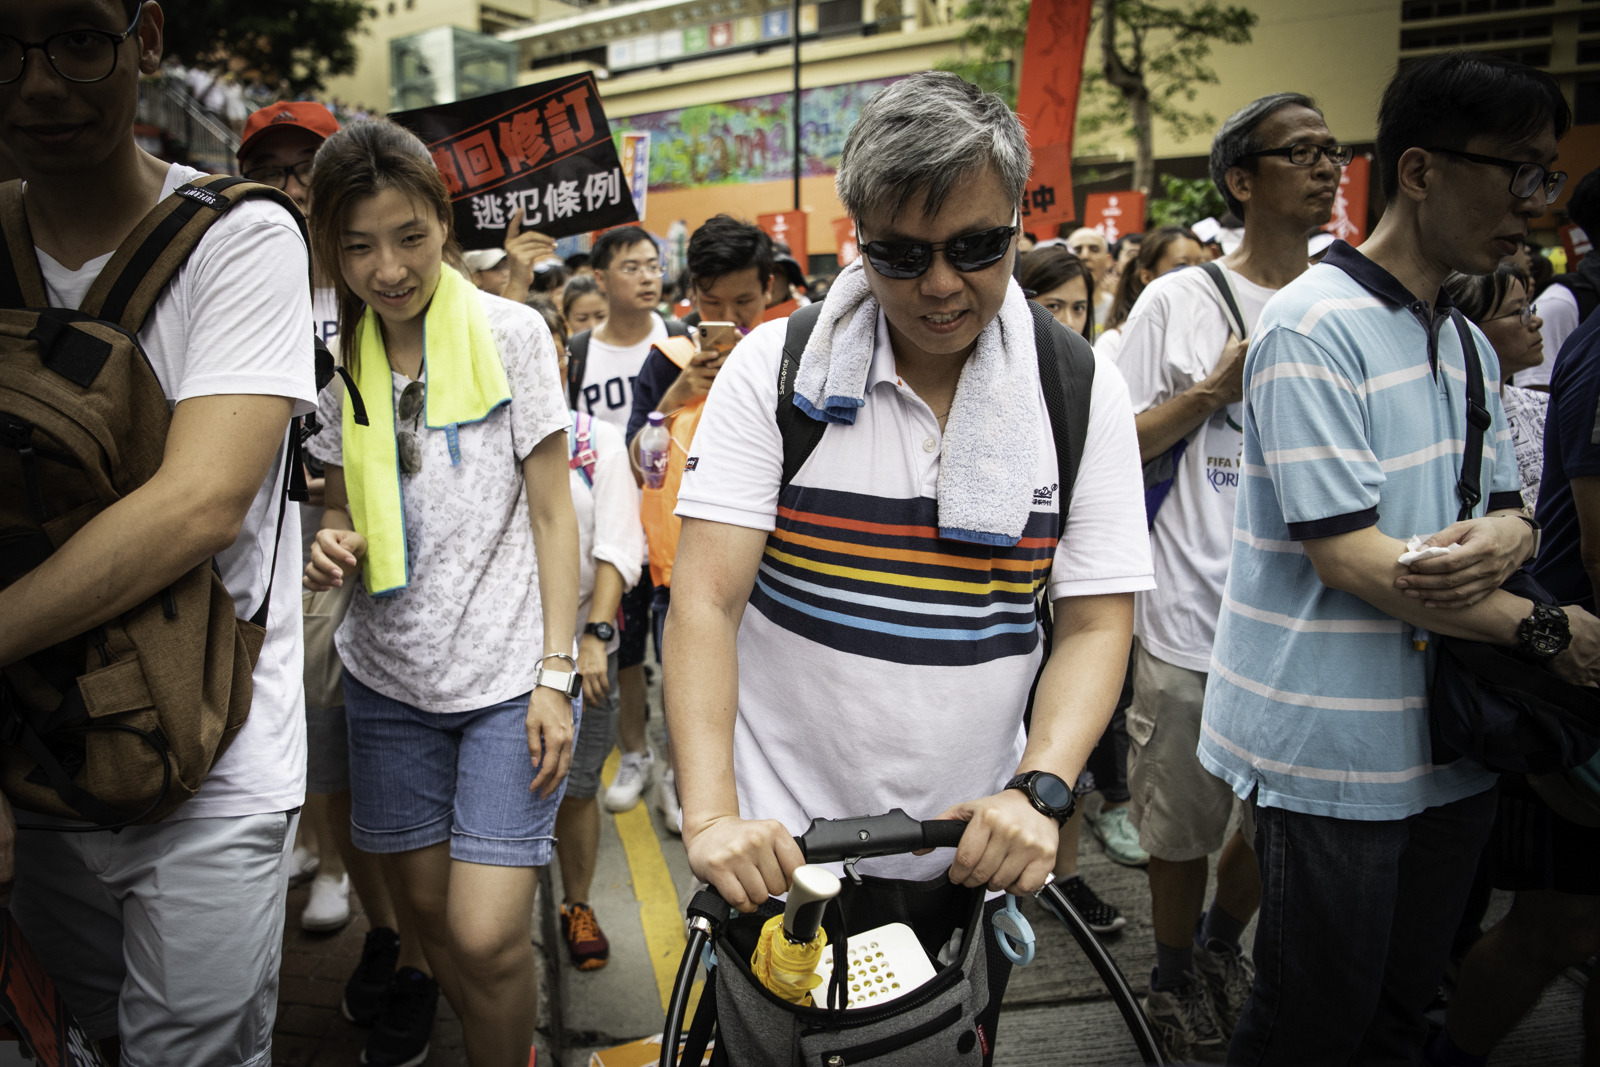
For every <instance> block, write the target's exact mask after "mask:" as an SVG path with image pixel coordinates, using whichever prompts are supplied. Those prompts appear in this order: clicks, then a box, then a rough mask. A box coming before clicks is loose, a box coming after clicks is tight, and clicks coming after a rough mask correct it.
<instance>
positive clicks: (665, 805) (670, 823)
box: [656, 767, 683, 837]
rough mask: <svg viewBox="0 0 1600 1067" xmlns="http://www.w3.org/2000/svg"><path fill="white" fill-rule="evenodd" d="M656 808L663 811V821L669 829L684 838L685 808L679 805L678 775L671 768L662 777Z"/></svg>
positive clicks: (657, 792)
mask: <svg viewBox="0 0 1600 1067" xmlns="http://www.w3.org/2000/svg"><path fill="white" fill-rule="evenodd" d="M656 807H658V808H660V809H661V821H662V822H664V823H666V824H667V829H668V830H669V831H670V832H672V833H675V834H677V835H678V836H679V837H682V836H683V807H682V806H681V805H680V804H679V803H678V775H677V774H676V773H675V772H674V771H673V769H672V768H671V767H668V768H667V771H666V773H665V774H663V775H662V776H661V784H660V787H659V788H658V789H657V790H656Z"/></svg>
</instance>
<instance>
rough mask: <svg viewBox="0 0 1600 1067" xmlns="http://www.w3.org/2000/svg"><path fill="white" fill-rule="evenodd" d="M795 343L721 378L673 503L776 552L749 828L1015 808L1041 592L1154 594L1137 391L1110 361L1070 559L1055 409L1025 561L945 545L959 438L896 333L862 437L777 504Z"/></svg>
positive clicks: (744, 786) (823, 456) (882, 360)
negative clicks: (1008, 795) (785, 378)
mask: <svg viewBox="0 0 1600 1067" xmlns="http://www.w3.org/2000/svg"><path fill="white" fill-rule="evenodd" d="M786 330H787V323H786V322H782V321H779V322H771V323H766V324H763V325H761V326H758V327H757V328H756V329H755V330H754V331H752V332H751V334H750V335H749V336H748V337H747V338H745V340H744V341H742V342H740V344H739V346H738V347H737V348H735V349H734V350H733V353H732V354H731V355H730V356H729V358H728V361H727V362H726V363H725V364H724V365H723V367H722V369H721V371H720V372H718V374H717V383H716V386H715V387H714V388H713V389H712V390H711V393H710V396H709V397H708V398H707V400H706V409H705V414H704V415H702V416H701V419H700V423H699V425H698V428H697V429H696V432H695V439H694V445H693V447H692V449H691V451H692V452H693V455H692V456H691V457H690V459H689V461H688V467H689V468H690V469H689V470H688V471H686V473H685V474H684V480H683V485H682V487H681V489H680V490H679V493H678V508H677V514H678V515H680V516H682V517H685V518H694V519H706V520H710V521H713V522H721V523H728V524H731V525H735V526H744V527H748V528H751V529H756V530H763V531H768V532H769V536H768V538H767V544H766V548H765V551H764V554H763V557H762V562H761V568H760V571H759V574H758V576H757V579H756V585H755V588H754V590H753V591H752V593H751V597H750V604H749V606H748V607H747V608H746V610H745V612H744V617H743V621H742V622H741V624H740V627H739V636H738V650H739V711H738V716H737V720H736V724H735V727H734V773H735V776H736V779H737V785H738V791H739V804H740V810H741V813H742V814H743V815H744V816H745V817H746V818H757V819H777V820H779V821H781V822H782V823H783V824H784V825H785V826H787V827H788V828H789V829H791V830H792V831H794V832H795V833H800V832H802V831H803V830H804V829H805V828H806V826H807V825H808V824H809V822H810V820H811V819H812V818H814V817H825V818H839V817H843V816H848V815H863V814H882V813H883V812H886V811H889V810H890V809H892V808H904V809H905V810H906V811H907V812H908V813H909V814H910V815H911V816H912V817H913V818H918V819H931V818H934V817H935V816H937V815H938V814H939V813H940V812H942V811H944V810H945V809H946V808H947V807H949V806H950V805H952V804H955V803H959V802H961V801H965V800H972V799H975V798H977V797H983V796H989V795H991V794H993V793H995V792H998V791H999V790H1000V789H1001V788H1003V787H1004V785H1005V783H1006V781H1007V780H1008V779H1009V778H1010V777H1011V776H1012V775H1013V774H1014V773H1015V771H1016V767H1017V762H1018V760H1019V759H1020V758H1021V756H1022V751H1023V747H1024V735H1023V727H1022V715H1023V710H1024V708H1025V707H1026V705H1027V701H1028V690H1029V687H1030V686H1031V684H1032V682H1033V679H1034V676H1035V674H1036V673H1037V670H1038V666H1039V661H1040V656H1041V649H1040V630H1039V626H1038V623H1037V620H1036V617H1035V612H1034V596H1035V593H1036V591H1037V590H1038V589H1039V588H1040V585H1041V584H1042V583H1043V582H1044V581H1045V580H1046V573H1047V572H1048V574H1049V579H1048V580H1049V596H1050V597H1051V598H1052V599H1057V598H1060V597H1070V596H1088V595H1094V594H1108V593H1131V592H1135V591H1138V590H1142V589H1148V588H1150V586H1151V584H1152V577H1151V567H1150V549H1149V539H1148V538H1147V537H1146V536H1145V530H1144V501H1143V494H1142V489H1141V486H1142V481H1141V479H1140V474H1139V443H1138V438H1137V435H1136V434H1135V433H1134V428H1133V411H1132V408H1131V407H1130V406H1129V404H1128V391H1127V386H1126V385H1125V384H1124V383H1123V381H1122V378H1121V376H1120V375H1118V374H1117V372H1116V368H1115V367H1113V366H1112V365H1111V364H1110V363H1108V362H1106V361H1104V360H1100V361H1097V364H1096V370H1095V378H1094V389H1093V392H1092V394H1091V404H1090V418H1089V428H1088V437H1087V440H1086V442H1085V445H1084V452H1083V459H1082V466H1081V467H1080V468H1079V471H1078V477H1077V483H1076V485H1075V486H1074V488H1073V492H1072V499H1071V506H1070V511H1069V513H1068V518H1067V523H1066V529H1065V531H1064V532H1063V533H1062V535H1061V537H1060V540H1059V542H1058V540H1057V533H1058V523H1059V518H1058V514H1057V500H1056V497H1057V491H1056V490H1057V487H1058V478H1057V469H1056V455H1055V448H1054V444H1053V439H1052V437H1051V436H1050V422H1049V415H1048V413H1047V411H1046V409H1045V405H1044V395H1043V393H1042V392H1039V393H1038V405H1039V408H1038V411H1039V415H1038V424H1037V425H1038V427H1039V432H1040V433H1041V434H1042V435H1043V436H1042V438H1041V440H1040V441H1039V445H1038V449H1037V457H1036V459H1035V469H1034V473H1033V483H1032V484H1033V485H1035V486H1036V487H1037V488H1036V489H1035V490H1034V494H1033V508H1032V512H1031V514H1030V516H1029V518H1028V521H1027V524H1026V526H1025V528H1024V531H1023V535H1022V539H1021V541H1020V542H1019V543H1018V544H1017V545H1016V546H1015V547H1012V548H998V547H990V546H985V545H977V544H970V543H966V542H957V541H949V540H942V539H940V538H939V536H938V534H937V529H938V509H939V502H938V488H937V487H938V478H939V457H940V450H941V447H942V441H943V434H942V432H941V431H940V429H939V422H938V420H937V419H936V418H935V417H934V414H933V412H932V411H931V410H929V408H928V406H927V404H925V403H924V402H923V401H922V400H921V399H920V398H919V397H918V396H917V395H916V394H915V393H914V392H913V391H912V390H911V389H910V387H908V386H907V385H906V384H905V383H904V382H903V381H902V380H901V379H900V378H899V377H898V376H897V375H896V373H895V358H894V354H893V350H892V349H891V347H890V342H889V336H888V328H887V324H886V321H885V319H884V318H883V317H882V315H881V314H880V316H879V320H878V335H877V343H876V348H875V351H874V354H873V359H872V364H871V370H870V372H869V374H868V378H867V386H866V394H865V406H863V407H861V408H860V409H858V411H857V414H856V419H855V423H854V424H853V425H850V426H843V425H830V426H829V427H828V428H827V430H826V432H824V433H823V435H822V438H821V440H820V441H819V443H818V444H817V447H816V450H815V451H814V452H812V454H811V455H810V457H809V458H808V459H807V460H806V462H805V464H804V465H803V466H802V467H801V468H800V470H799V471H798V472H797V474H796V475H795V478H794V480H793V482H792V483H791V484H790V485H788V486H786V487H784V488H782V490H781V492H780V488H779V482H780V480H781V472H782V467H783V444H782V438H781V436H780V434H779V432H778V427H777V423H776V420H775V411H776V409H777V402H778V385H777V372H778V364H779V361H780V359H781V356H782V351H783V341H784V335H785V332H786ZM1029 343H1031V337H1030V338H1029ZM1030 362H1031V361H1030ZM1035 381H1037V379H1035ZM1033 388H1034V389H1035V391H1038V389H1039V387H1038V385H1037V384H1035V385H1034V386H1033ZM949 863H950V853H949V852H948V851H945V852H943V853H935V854H932V855H929V856H923V857H914V856H904V857H893V858H890V859H886V860H881V861H877V862H876V863H873V864H869V866H867V867H863V870H867V869H872V870H874V871H875V872H876V873H884V874H889V875H891V876H894V877H931V876H933V875H934V874H937V873H938V872H939V871H941V870H943V869H944V868H945V867H947V866H949Z"/></svg>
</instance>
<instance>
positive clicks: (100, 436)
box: [0, 176, 304, 829]
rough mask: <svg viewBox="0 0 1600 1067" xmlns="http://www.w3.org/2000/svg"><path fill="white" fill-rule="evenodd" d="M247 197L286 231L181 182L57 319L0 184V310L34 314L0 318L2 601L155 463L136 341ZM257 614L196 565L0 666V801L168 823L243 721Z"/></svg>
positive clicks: (98, 820) (244, 188)
mask: <svg viewBox="0 0 1600 1067" xmlns="http://www.w3.org/2000/svg"><path fill="white" fill-rule="evenodd" d="M247 197H267V198H270V199H273V200H276V201H278V202H280V203H281V204H283V205H284V206H285V207H287V208H288V209H289V211H290V214H291V215H292V216H293V217H294V218H295V219H296V220H299V219H300V214H299V212H298V211H297V210H295V207H294V205H293V203H292V202H291V201H290V200H289V199H288V197H286V196H284V194H283V193H281V192H279V191H278V190H276V189H271V188H268V187H267V186H264V185H258V184H255V183H252V182H245V181H244V180H243V179H240V178H232V177H227V176H210V177H202V178H196V179H195V181H194V182H193V183H191V184H189V185H185V186H183V187H181V188H179V189H178V190H176V191H175V192H174V193H173V194H172V195H171V196H169V197H167V198H166V199H165V200H163V201H162V202H161V203H160V204H158V205H156V208H155V210H153V211H152V212H151V213H150V214H149V215H148V216H147V217H146V218H145V219H144V221H142V222H141V223H140V224H139V226H138V227H137V228H136V229H135V230H134V231H133V233H132V234H130V235H129V236H128V239H127V240H126V241H124V242H123V243H122V245H121V247H119V248H118V249H117V251H116V253H115V254H114V255H113V256H112V257H111V260H110V261H109V262H108V263H107V264H106V267H105V269H104V270H102V271H101V272H100V276H99V278H98V279H97V280H96V282H95V284H94V287H93V288H92V289H90V291H89V293H88V295H87V296H86V297H84V300H83V306H82V308H81V309H79V310H77V311H71V310H66V309H62V308H50V307H47V304H48V298H47V297H46V295H45V288H44V283H43V280H42V278H41V277H40V274H39V267H38V261H37V260H36V258H35V255H34V247H33V238H32V236H31V234H30V233H29V230H28V220H27V215H26V213H25V211H24V209H23V201H22V186H21V183H20V182H16V181H13V182H10V183H7V184H5V185H3V186H0V224H3V231H4V236H5V243H6V246H7V250H8V251H9V255H7V254H5V251H0V309H21V308H29V309H33V310H0V588H4V587H6V586H8V585H10V584H11V583H13V582H15V581H16V580H17V579H19V578H21V577H22V576H23V575H25V574H27V573H28V572H29V571H31V570H32V569H33V568H35V567H37V566H38V565H39V564H40V563H42V562H44V560H45V559H47V558H48V557H49V556H50V555H51V553H53V552H54V551H55V550H56V549H58V548H60V547H61V546H62V545H63V544H64V543H66V541H67V539H68V538H70V537H72V535H73V534H75V533H76V532H78V530H80V529H82V528H83V527H84V525H86V524H87V523H88V522H89V521H90V520H91V519H93V518H94V517H95V516H96V515H98V514H100V512H102V511H104V510H105V509H106V508H108V507H110V506H111V505H112V504H114V503H116V502H117V501H118V500H121V499H122V498H123V497H125V496H127V495H128V494H129V493H131V492H133V491H134V490H135V489H138V488H139V487H140V486H141V485H143V484H144V483H145V482H146V481H148V480H149V479H150V477H151V476H152V475H154V474H155V472H156V470H157V468H159V467H160V466H161V460H162V455H163V452H164V450H165V447H166V440H167V429H168V425H169V424H170V422H171V419H172V416H171V409H170V408H169V406H168V404H167V400H166V397H165V395H164V393H163V391H162V387H161V382H160V381H159V380H158V379H157V378H156V374H155V371H154V370H153V369H152V368H151V365H150V362H149V360H148V359H147V358H146V357H145V354H144V352H143V350H142V349H141V348H140V347H139V343H138V340H137V337H136V335H137V333H138V331H139V329H140V327H141V326H142V325H143V323H144V319H145V316H146V315H147V314H148V313H149V311H150V309H151V307H153V306H154V305H155V302H156V299H157V298H158V297H159V296H160V295H161V293H162V291H163V290H164V289H165V287H166V285H167V282H168V281H169V280H170V279H171V278H172V276H173V275H174V274H175V273H177V271H178V268H179V267H180V266H182V264H183V263H184V261H185V260H186V259H187V258H188V256H189V253H190V252H192V251H193V250H194V247H195V245H196V244H198V243H199V241H200V238H201V236H202V235H203V234H204V233H205V232H206V230H207V229H209V228H210V226H211V224H212V223H213V222H215V221H216V220H217V219H218V218H220V217H221V215H222V213H223V212H225V211H227V210H228V209H229V208H230V207H232V206H233V205H234V204H237V203H238V202H239V201H241V200H243V199H245V198H247ZM301 228H302V233H303V232H304V223H303V222H302V223H301ZM298 430H299V428H298V427H293V428H292V429H291V433H290V439H289V440H290V448H289V456H288V460H289V461H288V462H286V463H285V467H286V477H285V486H284V490H285V492H284V493H283V494H280V496H279V500H278V505H279V506H278V520H277V522H278V526H277V529H278V534H279V536H280V537H281V535H282V532H283V512H284V510H285V508H286V507H287V503H286V499H285V497H286V494H287V493H288V491H289V489H290V485H289V482H290V480H291V478H292V475H293V474H294V473H295V472H296V470H297V468H298V463H297V462H295V460H296V458H297V455H298V447H297V446H298V444H299V437H298V436H297V434H298ZM276 567H277V549H276V542H274V550H273V568H274V570H275V569H276ZM270 600H271V579H270V577H269V579H268V595H267V596H266V597H265V598H264V599H263V601H262V604H261V608H260V610H259V611H257V612H256V613H255V616H254V617H253V618H251V619H248V620H245V619H239V618H236V617H235V616H234V603H233V597H232V595H231V594H230V593H229V592H228V590H227V589H226V588H225V587H224V586H223V584H222V579H221V577H220V576H219V573H218V571H217V568H216V566H215V564H214V562H212V561H207V562H205V563H202V564H200V565H198V566H196V567H195V568H194V569H193V570H192V571H190V572H189V573H187V574H185V575H184V576H183V577H181V578H179V579H178V580H177V581H176V582H175V583H173V584H172V585H171V586H170V587H168V588H167V589H165V590H162V591H161V592H160V593H158V594H156V595H155V596H152V597H151V598H150V599H149V600H147V601H145V602H144V603H142V604H140V605H139V606H137V607H135V608H133V609H132V610H131V611H128V612H127V613H125V614H123V615H122V616H120V617H118V618H114V619H111V620H109V621H107V622H105V623H103V624H101V625H100V626H97V627H95V628H94V629H92V630H90V631H88V632H87V633H84V634H81V635H79V636H77V637H75V638H73V639H71V640H70V641H66V642H63V643H61V644H59V645H56V646H54V647H52V648H47V649H44V650H42V651H40V652H37V653H35V654H33V655H31V656H28V657H27V658H26V659H24V660H21V661H19V662H16V663H11V664H5V665H3V667H0V790H3V791H4V793H5V795H6V796H7V797H8V798H9V799H10V801H11V803H12V804H13V805H15V806H16V807H18V808H21V809H23V810H26V811H32V812H40V813H43V814H46V815H53V816H57V817H60V818H64V819H71V820H87V821H88V822H90V823H93V824H94V825H93V826H92V827H90V829H111V828H120V827H122V826H127V825H132V824H135V823H152V822H156V821H158V820H160V819H162V818H164V817H165V816H167V815H169V814H170V813H171V812H172V811H173V810H174V809H175V808H177V807H178V805H180V804H182V803H183V802H184V801H185V800H187V799H189V798H190V797H192V796H194V795H195V793H196V792H197V791H198V790H199V789H200V785H201V783H202V782H203V781H204V780H205V778H206V775H207V774H208V773H209V772H210V770H211V768H212V766H213V765H214V764H215V763H216V761H217V760H218V759H219V758H220V757H221V756H222V754H223V752H225V751H227V748H228V745H229V744H230V743H231V742H232V741H233V739H234V737H235V736H236V735H237V734H238V733H239V729H240V728H241V727H242V726H243V725H244V722H245V717H246V716H247V715H248V714H249V711H250V699H251V691H252V683H251V673H252V671H253V670H254V667H255V662H256V658H257V657H258V656H259V655H260V653H261V645H262V642H263V640H264V639H265V636H266V621H267V603H268V602H269V601H270Z"/></svg>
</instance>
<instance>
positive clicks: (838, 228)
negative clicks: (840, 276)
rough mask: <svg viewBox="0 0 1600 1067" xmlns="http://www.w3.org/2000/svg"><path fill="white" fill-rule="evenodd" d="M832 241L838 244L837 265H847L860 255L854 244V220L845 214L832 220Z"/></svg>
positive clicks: (859, 250)
mask: <svg viewBox="0 0 1600 1067" xmlns="http://www.w3.org/2000/svg"><path fill="white" fill-rule="evenodd" d="M833 243H834V244H835V245H837V246H838V248H839V251H838V256H839V266H840V267H848V266H849V265H850V264H852V263H854V262H855V261H856V260H857V259H859V258H860V257H861V249H860V248H859V247H858V246H857V245H856V220H855V219H853V218H851V217H850V216H849V215H846V216H845V217H844V218H842V219H834V220H833Z"/></svg>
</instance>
